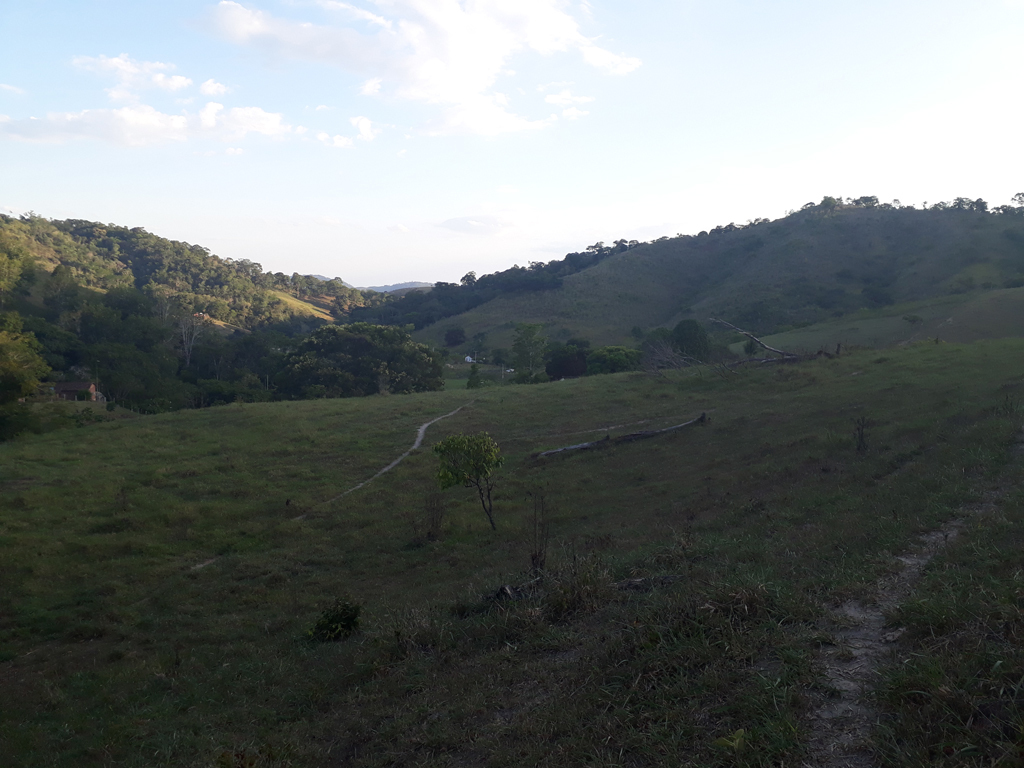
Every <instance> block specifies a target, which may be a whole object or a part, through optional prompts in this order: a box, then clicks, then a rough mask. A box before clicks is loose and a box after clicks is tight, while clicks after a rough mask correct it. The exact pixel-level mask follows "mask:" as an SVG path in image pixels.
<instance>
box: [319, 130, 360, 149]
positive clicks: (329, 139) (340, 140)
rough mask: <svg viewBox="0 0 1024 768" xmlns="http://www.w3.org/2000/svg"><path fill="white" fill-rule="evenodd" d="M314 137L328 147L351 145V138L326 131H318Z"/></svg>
mask: <svg viewBox="0 0 1024 768" xmlns="http://www.w3.org/2000/svg"><path fill="white" fill-rule="evenodd" d="M316 137H317V139H318V140H320V141H322V142H323V143H324V144H326V145H327V146H328V147H340V148H343V149H344V148H347V147H351V146H352V139H350V138H349V137H348V136H331V135H330V134H328V133H324V132H321V133H318V134H317V135H316Z"/></svg>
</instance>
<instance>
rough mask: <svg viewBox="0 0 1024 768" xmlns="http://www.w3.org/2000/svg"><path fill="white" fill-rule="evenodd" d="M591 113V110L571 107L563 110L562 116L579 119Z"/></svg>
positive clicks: (567, 118)
mask: <svg viewBox="0 0 1024 768" xmlns="http://www.w3.org/2000/svg"><path fill="white" fill-rule="evenodd" d="M589 114H590V113H589V112H586V111H584V110H582V109H577V108H576V107H569V108H568V109H563V110H562V117H564V118H565V119H566V120H579V119H580V118H581V117H584V116H586V115H589Z"/></svg>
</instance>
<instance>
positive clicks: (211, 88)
mask: <svg viewBox="0 0 1024 768" xmlns="http://www.w3.org/2000/svg"><path fill="white" fill-rule="evenodd" d="M199 92H200V93H201V94H203V96H223V95H224V94H225V93H227V92H228V87H227V86H226V85H224V84H223V83H218V82H217V81H216V80H214V79H213V78H210V79H209V80H207V81H206V82H205V83H203V84H202V85H200V86H199Z"/></svg>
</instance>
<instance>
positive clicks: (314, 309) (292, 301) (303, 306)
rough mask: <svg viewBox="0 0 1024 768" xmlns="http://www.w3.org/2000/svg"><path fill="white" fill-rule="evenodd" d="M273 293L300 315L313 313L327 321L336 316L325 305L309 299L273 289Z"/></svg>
mask: <svg viewBox="0 0 1024 768" xmlns="http://www.w3.org/2000/svg"><path fill="white" fill-rule="evenodd" d="M271 293H272V294H273V295H274V296H275V297H276V298H278V299H280V300H281V301H283V302H284V303H285V305H287V306H288V307H289V308H290V309H291V310H292V311H293V312H296V313H297V314H300V315H312V316H313V317H317V318H319V319H321V320H326V321H327V322H329V323H330V322H334V316H333V315H332V314H331V313H330V312H328V311H327V310H326V309H324V308H323V307H320V306H317V305H316V304H313V303H311V302H308V301H303V300H302V299H300V298H297V297H295V296H292V295H291V294H290V293H285V292H284V291H271Z"/></svg>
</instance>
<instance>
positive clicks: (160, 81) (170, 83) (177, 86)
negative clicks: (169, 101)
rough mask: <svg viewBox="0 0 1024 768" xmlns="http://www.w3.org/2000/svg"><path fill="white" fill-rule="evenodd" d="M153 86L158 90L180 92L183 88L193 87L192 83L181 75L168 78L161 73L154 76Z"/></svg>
mask: <svg viewBox="0 0 1024 768" xmlns="http://www.w3.org/2000/svg"><path fill="white" fill-rule="evenodd" d="M153 84H154V85H155V86H157V87H158V88H163V89H164V90H165V91H180V90H181V89H182V88H188V87H189V86H190V85H192V81H191V80H189V79H188V78H187V77H182V76H181V75H171V76H170V77H168V76H167V75H165V74H163V73H162V72H160V73H158V74H156V75H153Z"/></svg>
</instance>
